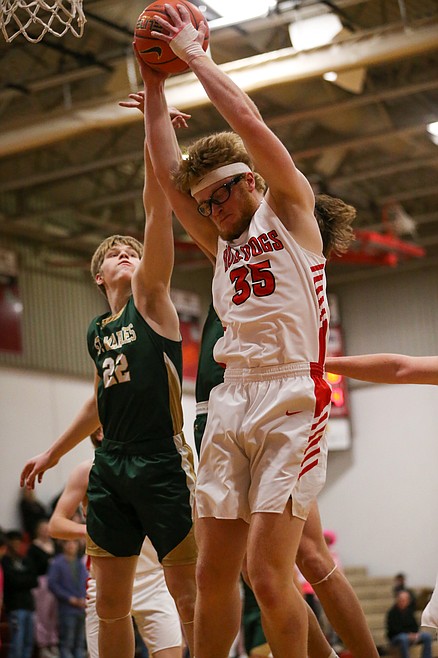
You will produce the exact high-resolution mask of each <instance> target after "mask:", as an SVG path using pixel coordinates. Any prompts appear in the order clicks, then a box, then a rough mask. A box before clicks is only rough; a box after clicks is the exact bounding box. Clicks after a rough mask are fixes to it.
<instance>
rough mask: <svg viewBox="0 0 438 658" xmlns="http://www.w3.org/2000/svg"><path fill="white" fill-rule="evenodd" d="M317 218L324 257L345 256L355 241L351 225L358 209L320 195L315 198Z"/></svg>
mask: <svg viewBox="0 0 438 658" xmlns="http://www.w3.org/2000/svg"><path fill="white" fill-rule="evenodd" d="M315 217H316V220H317V222H318V226H319V230H320V232H321V237H322V243H323V253H324V256H325V257H326V258H327V259H328V258H330V256H331V255H332V254H336V255H337V256H340V255H341V254H345V252H346V251H348V248H349V246H350V244H351V242H352V241H353V240H354V231H353V229H352V227H351V224H352V222H353V221H354V219H355V217H356V208H354V207H353V206H349V205H348V204H347V203H345V202H344V201H342V199H336V198H335V197H332V196H329V195H328V194H318V195H317V196H316V198H315Z"/></svg>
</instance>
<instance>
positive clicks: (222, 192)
mask: <svg viewBox="0 0 438 658" xmlns="http://www.w3.org/2000/svg"><path fill="white" fill-rule="evenodd" d="M245 175H246V174H238V175H237V176H234V178H232V179H231V180H229V181H227V182H226V183H223V185H221V186H220V187H218V189H217V190H215V191H214V192H213V194H212V195H211V197H210V198H209V199H207V200H206V201H203V202H202V203H200V204H199V206H198V212H199V214H200V215H202V216H203V217H210V215H211V213H212V205H213V203H214V204H215V205H217V206H220V205H221V204H222V203H225V201H228V199H229V198H230V195H231V190H232V188H233V185H236V183H238V182H239V181H241V180H243V178H245Z"/></svg>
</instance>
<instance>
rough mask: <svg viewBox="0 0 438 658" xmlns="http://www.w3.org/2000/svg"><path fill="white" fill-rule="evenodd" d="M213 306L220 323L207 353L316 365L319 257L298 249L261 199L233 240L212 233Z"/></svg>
mask: <svg viewBox="0 0 438 658" xmlns="http://www.w3.org/2000/svg"><path fill="white" fill-rule="evenodd" d="M213 304H214V307H215V309H216V312H217V314H218V316H219V317H220V318H221V321H222V324H223V326H224V328H225V333H224V336H223V338H220V339H219V340H218V342H217V343H216V346H215V349H214V358H215V360H216V361H218V362H219V363H225V364H226V366H227V368H230V367H231V368H257V367H260V366H276V365H281V364H284V363H294V362H297V361H299V362H309V363H318V364H319V365H321V366H323V365H324V361H325V356H326V348H327V340H328V324H329V309H328V304H327V297H326V280H325V258H324V257H323V256H319V255H317V254H314V253H312V252H310V251H307V250H306V249H303V247H301V246H300V245H299V244H298V243H297V242H296V240H295V239H294V238H293V237H292V235H291V234H290V232H289V231H288V230H287V229H286V228H285V226H284V225H283V224H282V222H281V221H280V220H279V218H278V217H277V216H276V215H275V214H274V212H273V211H272V209H271V208H270V207H269V205H268V203H267V202H266V199H263V201H262V203H261V204H260V206H259V208H258V209H257V211H256V212H255V214H254V216H253V218H252V219H251V223H250V225H249V227H248V229H247V230H246V231H245V232H244V233H243V234H242V235H241V236H240V237H239V238H238V239H237V240H234V241H232V242H226V241H224V240H222V239H221V238H219V241H218V252H217V258H216V268H215V273H214V278H213Z"/></svg>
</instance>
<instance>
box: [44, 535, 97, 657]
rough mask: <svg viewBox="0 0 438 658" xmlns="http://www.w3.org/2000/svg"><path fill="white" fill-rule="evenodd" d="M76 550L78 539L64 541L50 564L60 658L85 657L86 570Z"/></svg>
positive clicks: (49, 578)
mask: <svg viewBox="0 0 438 658" xmlns="http://www.w3.org/2000/svg"><path fill="white" fill-rule="evenodd" d="M78 553H79V542H78V541H75V540H69V541H65V542H63V545H62V553H60V554H59V555H57V556H56V557H55V558H54V559H53V562H52V563H51V564H50V566H49V572H48V584H49V589H50V590H51V591H52V592H53V594H54V595H55V596H56V598H57V600H58V620H59V650H60V658H85V594H86V585H87V577H88V573H87V569H86V567H85V564H84V562H83V560H82V559H81V558H80V557H79V555H78Z"/></svg>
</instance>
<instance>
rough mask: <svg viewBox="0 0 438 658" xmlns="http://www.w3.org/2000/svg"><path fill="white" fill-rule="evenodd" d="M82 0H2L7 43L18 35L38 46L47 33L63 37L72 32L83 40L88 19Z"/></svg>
mask: <svg viewBox="0 0 438 658" xmlns="http://www.w3.org/2000/svg"><path fill="white" fill-rule="evenodd" d="M82 2H83V0H51V1H50V0H49V1H48V2H45V1H44V0H29V1H27V2H26V0H0V29H1V31H2V32H3V36H4V37H5V39H6V41H8V42H11V41H12V40H13V39H15V37H17V36H18V35H19V34H22V35H23V36H24V37H25V38H26V39H27V40H28V41H31V42H32V43H38V41H41V39H42V38H43V37H44V35H45V34H47V32H49V34H52V35H53V36H55V37H62V36H63V35H64V34H65V33H66V32H68V31H70V32H72V33H73V34H74V36H75V37H81V36H82V34H83V31H84V25H85V23H86V18H85V15H84V12H83V10H82Z"/></svg>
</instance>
